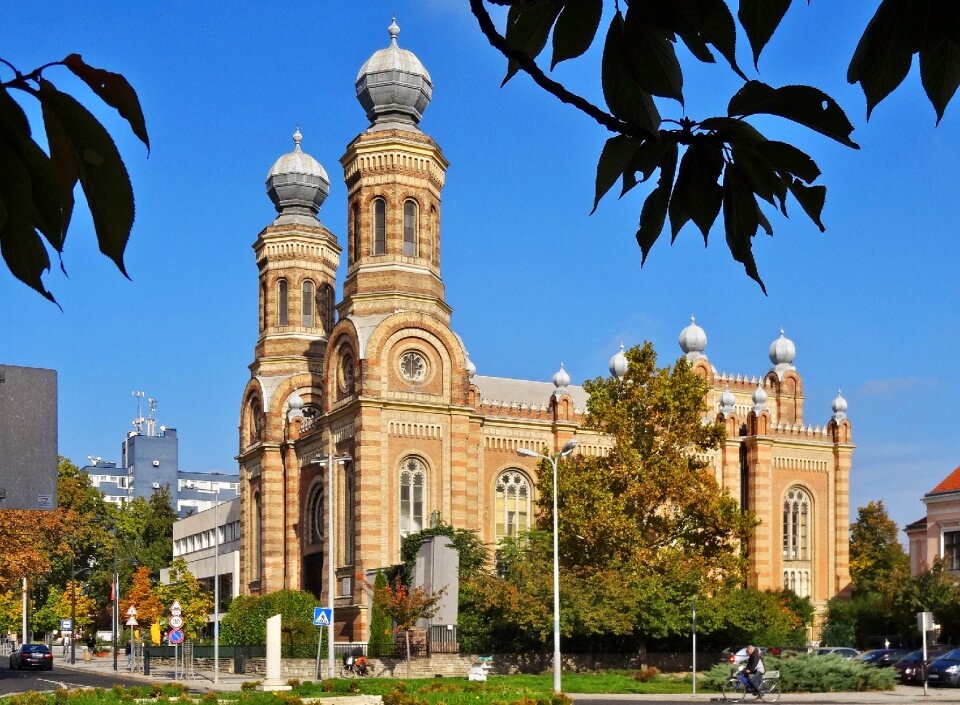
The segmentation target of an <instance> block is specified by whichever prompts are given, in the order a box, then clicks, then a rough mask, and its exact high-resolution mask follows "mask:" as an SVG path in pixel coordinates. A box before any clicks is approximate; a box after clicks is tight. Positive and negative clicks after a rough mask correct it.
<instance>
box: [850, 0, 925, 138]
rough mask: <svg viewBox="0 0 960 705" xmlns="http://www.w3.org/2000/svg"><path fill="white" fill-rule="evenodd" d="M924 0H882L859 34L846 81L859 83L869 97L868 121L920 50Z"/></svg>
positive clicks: (903, 76) (899, 80)
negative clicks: (921, 9) (920, 18)
mask: <svg viewBox="0 0 960 705" xmlns="http://www.w3.org/2000/svg"><path fill="white" fill-rule="evenodd" d="M925 4H926V2H921V0H883V2H881V3H880V7H878V8H877V12H876V14H874V16H873V18H872V19H871V20H870V22H869V24H868V25H867V28H866V29H865V30H864V32H863V36H861V37H860V41H859V43H858V44H857V48H856V51H854V53H853V58H852V59H851V60H850V66H849V68H848V69H847V81H848V82H849V83H859V84H860V87H861V88H862V89H863V95H864V97H865V98H866V99H867V120H869V119H870V114H871V113H872V112H873V109H874V108H875V107H876V106H877V104H878V103H879V102H880V101H881V100H883V99H884V98H886V97H887V96H888V95H889V94H890V92H891V91H893V89H894V88H896V87H897V86H899V85H900V84H901V83H902V82H903V79H904V78H906V76H907V73H908V72H909V71H910V63H911V62H912V61H913V54H914V53H916V52H917V51H918V50H919V46H918V42H919V28H918V21H919V18H918V16H920V15H925V14H926V13H925V12H921V11H920V9H919V8H920V6H921V5H925Z"/></svg>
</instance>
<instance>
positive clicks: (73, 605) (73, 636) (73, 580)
mask: <svg viewBox="0 0 960 705" xmlns="http://www.w3.org/2000/svg"><path fill="white" fill-rule="evenodd" d="M92 568H93V566H88V567H86V568H83V569H81V571H80V572H81V573H83V572H86V571H89V570H91V569H92ZM76 662H77V568H76V563H75V558H74V557H73V556H71V557H70V664H71V665H73V664H75V663H76Z"/></svg>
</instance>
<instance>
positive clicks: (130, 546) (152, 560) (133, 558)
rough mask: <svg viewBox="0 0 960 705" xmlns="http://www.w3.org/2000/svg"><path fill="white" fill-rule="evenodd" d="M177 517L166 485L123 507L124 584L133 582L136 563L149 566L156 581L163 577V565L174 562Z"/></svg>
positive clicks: (119, 535)
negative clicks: (161, 573) (174, 527)
mask: <svg viewBox="0 0 960 705" xmlns="http://www.w3.org/2000/svg"><path fill="white" fill-rule="evenodd" d="M176 520H177V513H176V512H175V511H174V510H173V507H171V506H170V491H169V489H168V488H167V486H166V485H163V486H162V487H160V488H159V489H156V490H154V491H153V494H151V495H150V499H149V500H147V499H144V498H143V497H134V498H133V500H131V501H130V502H127V503H126V504H124V505H123V506H122V507H121V508H120V509H119V511H118V512H117V519H116V536H117V553H118V556H119V558H120V566H121V569H120V572H121V584H122V585H123V586H125V587H126V586H129V585H130V579H131V576H132V575H133V570H134V568H135V567H136V565H141V566H145V567H147V568H149V569H150V575H151V577H152V578H153V579H154V580H156V579H157V578H159V576H160V570H161V569H162V568H166V567H167V566H168V565H170V561H171V560H172V559H173V523H174V522H175V521H176Z"/></svg>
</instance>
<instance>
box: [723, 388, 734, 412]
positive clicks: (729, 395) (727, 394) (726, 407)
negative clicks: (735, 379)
mask: <svg viewBox="0 0 960 705" xmlns="http://www.w3.org/2000/svg"><path fill="white" fill-rule="evenodd" d="M736 404H737V398H736V397H735V396H734V395H733V392H731V391H730V387H727V388H726V389H725V390H723V394H721V395H720V411H722V412H723V415H724V416H729V415H730V413H731V412H732V411H733V408H734V406H736Z"/></svg>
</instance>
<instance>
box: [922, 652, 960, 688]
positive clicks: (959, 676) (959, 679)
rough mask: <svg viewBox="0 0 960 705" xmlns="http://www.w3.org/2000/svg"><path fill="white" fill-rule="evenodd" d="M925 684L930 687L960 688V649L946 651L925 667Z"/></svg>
mask: <svg viewBox="0 0 960 705" xmlns="http://www.w3.org/2000/svg"><path fill="white" fill-rule="evenodd" d="M927 683H929V684H930V685H952V686H954V687H957V686H960V649H954V650H953V651H948V652H947V653H945V654H943V655H942V656H938V657H937V658H935V659H933V661H931V662H930V663H929V665H928V666H927Z"/></svg>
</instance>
